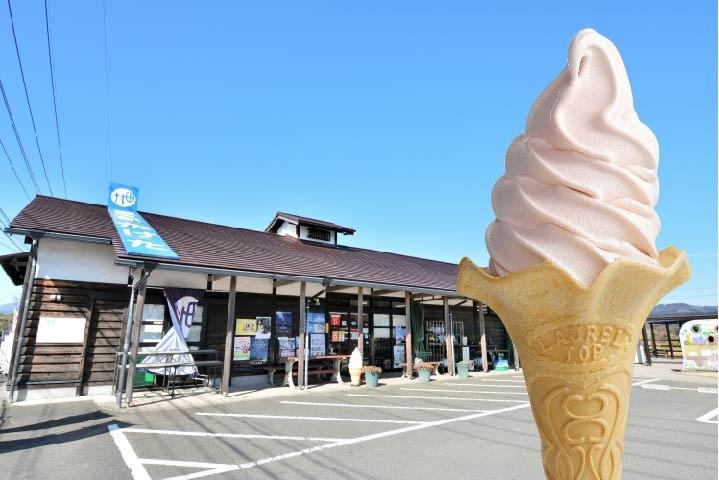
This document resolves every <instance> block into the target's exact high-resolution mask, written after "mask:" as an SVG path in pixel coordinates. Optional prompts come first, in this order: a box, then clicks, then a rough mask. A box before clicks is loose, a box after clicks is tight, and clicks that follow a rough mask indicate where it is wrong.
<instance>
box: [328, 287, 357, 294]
mask: <svg viewBox="0 0 719 480" xmlns="http://www.w3.org/2000/svg"><path fill="white" fill-rule="evenodd" d="M347 288H352V287H347V286H345V285H330V286H329V287H326V288H325V291H326V292H328V293H332V292H339V291H340V290H345V289H347ZM359 288H360V289H361V288H362V287H359Z"/></svg>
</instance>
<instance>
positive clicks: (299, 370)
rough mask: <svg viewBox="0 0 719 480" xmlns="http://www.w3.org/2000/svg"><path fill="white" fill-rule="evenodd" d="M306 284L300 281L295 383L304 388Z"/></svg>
mask: <svg viewBox="0 0 719 480" xmlns="http://www.w3.org/2000/svg"><path fill="white" fill-rule="evenodd" d="M306 295H307V284H306V283H305V282H300V346H299V350H300V351H299V357H300V361H299V365H297V385H299V386H300V388H305V340H306V339H305V332H306V330H307V305H306V303H307V299H306Z"/></svg>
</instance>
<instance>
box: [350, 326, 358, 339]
mask: <svg viewBox="0 0 719 480" xmlns="http://www.w3.org/2000/svg"><path fill="white" fill-rule="evenodd" d="M357 337H359V330H357V329H356V328H353V329H351V330H350V340H357Z"/></svg>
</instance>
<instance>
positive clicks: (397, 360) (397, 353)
mask: <svg viewBox="0 0 719 480" xmlns="http://www.w3.org/2000/svg"><path fill="white" fill-rule="evenodd" d="M404 361H405V358H404V345H395V346H394V365H393V366H394V368H401V364H402V363H404Z"/></svg>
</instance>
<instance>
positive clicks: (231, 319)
mask: <svg viewBox="0 0 719 480" xmlns="http://www.w3.org/2000/svg"><path fill="white" fill-rule="evenodd" d="M236 298H237V277H231V278H230V291H229V293H228V297H227V331H226V332H225V359H224V362H223V364H222V393H223V394H224V395H225V396H227V394H228V393H230V379H231V377H232V346H233V345H232V342H233V340H234V334H235V331H234V330H235V301H236Z"/></svg>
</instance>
